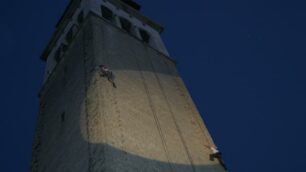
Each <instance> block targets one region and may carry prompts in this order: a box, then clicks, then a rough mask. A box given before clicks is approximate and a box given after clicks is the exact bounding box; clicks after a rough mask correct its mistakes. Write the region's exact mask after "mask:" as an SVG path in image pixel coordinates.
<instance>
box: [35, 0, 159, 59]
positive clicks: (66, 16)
mask: <svg viewBox="0 0 306 172" xmlns="http://www.w3.org/2000/svg"><path fill="white" fill-rule="evenodd" d="M105 1H108V2H110V3H112V4H113V5H115V6H116V7H117V8H120V9H122V10H124V11H126V12H127V13H129V14H130V15H131V16H134V17H135V18H137V19H139V20H140V21H142V22H143V23H144V24H147V25H149V26H150V27H152V28H153V29H155V30H156V31H158V32H159V33H162V32H163V30H164V28H163V27H162V26H161V25H160V24H158V23H156V22H154V21H152V20H151V19H150V18H148V17H146V16H144V15H143V14H141V13H140V12H139V9H140V7H139V9H137V8H135V7H132V6H130V5H128V4H127V3H126V2H123V1H121V0H105ZM81 2H82V0H71V1H70V3H69V4H68V6H67V7H66V9H65V12H64V13H63V15H62V16H61V18H60V19H59V21H58V22H57V24H56V29H55V32H54V33H53V35H52V36H51V39H50V40H49V42H48V44H47V47H46V48H45V50H44V51H43V53H42V55H41V57H40V58H41V60H43V61H46V60H47V58H48V55H49V54H50V52H51V51H52V48H53V47H54V45H55V44H56V42H57V40H58V39H59V37H60V36H61V34H62V32H63V30H64V29H65V28H66V26H67V25H68V24H69V22H70V19H71V18H72V16H73V15H74V13H75V11H76V10H77V9H78V8H79V7H80V4H81ZM135 4H136V3H135ZM137 5H138V4H137Z"/></svg>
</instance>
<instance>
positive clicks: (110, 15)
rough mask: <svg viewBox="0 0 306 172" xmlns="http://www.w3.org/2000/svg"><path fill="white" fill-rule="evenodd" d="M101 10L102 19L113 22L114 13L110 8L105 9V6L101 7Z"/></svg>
mask: <svg viewBox="0 0 306 172" xmlns="http://www.w3.org/2000/svg"><path fill="white" fill-rule="evenodd" d="M101 10H102V17H103V18H105V19H106V20H108V21H112V20H113V15H114V14H113V12H112V10H110V9H109V8H107V7H105V6H103V5H102V6H101Z"/></svg>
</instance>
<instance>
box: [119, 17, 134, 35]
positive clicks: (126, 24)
mask: <svg viewBox="0 0 306 172" xmlns="http://www.w3.org/2000/svg"><path fill="white" fill-rule="evenodd" d="M120 23H121V27H122V29H123V30H125V31H127V32H128V33H131V29H132V23H131V22H130V21H129V20H127V19H125V18H122V17H120Z"/></svg>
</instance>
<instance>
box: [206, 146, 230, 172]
mask: <svg viewBox="0 0 306 172" xmlns="http://www.w3.org/2000/svg"><path fill="white" fill-rule="evenodd" d="M205 146H206V147H207V148H208V149H210V150H211V152H212V154H210V155H209V159H210V160H211V161H214V159H215V158H216V159H218V161H219V163H220V165H221V166H222V167H223V168H224V169H225V170H227V168H226V165H225V163H224V161H223V159H222V153H221V152H220V151H219V150H218V149H217V148H216V147H214V146H208V145H205Z"/></svg>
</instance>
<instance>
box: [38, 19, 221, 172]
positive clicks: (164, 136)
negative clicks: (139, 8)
mask: <svg viewBox="0 0 306 172" xmlns="http://www.w3.org/2000/svg"><path fill="white" fill-rule="evenodd" d="M100 64H105V65H107V66H109V67H110V69H111V70H112V71H113V73H114V75H115V82H116V85H117V88H113V87H112V85H111V83H109V82H108V81H107V79H106V78H103V77H100V76H99V71H98V68H97V66H98V65H100ZM205 144H213V141H212V139H211V137H210V135H209V134H208V131H207V129H206V127H205V126H204V124H203V122H202V119H201V117H200V115H199V113H198V111H197V109H196V107H195V105H194V103H193V101H192V99H191V98H190V96H189V93H188V91H187V89H186V88H185V86H184V84H183V81H182V80H181V78H180V76H179V74H178V73H177V71H176V67H175V64H174V62H173V61H171V60H170V59H168V58H167V57H166V56H164V55H162V54H161V53H159V52H157V51H156V50H154V49H152V48H150V47H149V46H147V45H146V44H145V43H143V42H142V41H140V40H139V39H137V38H136V37H133V36H131V35H130V34H128V33H126V32H124V31H122V30H121V29H119V28H118V27H115V26H113V25H112V24H110V23H108V22H107V21H105V20H104V19H102V18H100V17H99V16H97V15H95V14H92V13H90V14H89V15H88V17H87V19H86V20H85V23H84V24H83V25H82V26H81V27H80V30H79V32H78V34H77V35H76V37H75V38H74V40H73V41H72V44H71V45H70V46H69V48H68V51H67V52H66V54H65V55H64V58H63V60H62V61H61V62H60V64H58V65H57V68H56V69H55V72H54V75H53V76H52V77H51V78H50V80H49V81H48V83H46V85H45V88H44V90H43V92H42V94H41V110H40V114H39V124H38V128H37V137H36V139H35V144H34V148H33V163H32V172H36V171H37V172H42V171H44V172H63V171H65V172H66V171H68V172H69V171H71V172H72V171H73V172H85V171H88V172H98V171H99V172H100V171H105V172H121V171H122V172H123V171H130V172H135V171H139V172H153V171H159V172H169V171H170V172H171V171H173V172H189V171H190V172H204V171H205V172H221V171H224V170H223V169H222V167H221V166H220V165H219V164H218V162H217V161H210V160H209V154H210V153H211V152H210V150H208V149H207V148H205V147H204V145H205Z"/></svg>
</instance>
